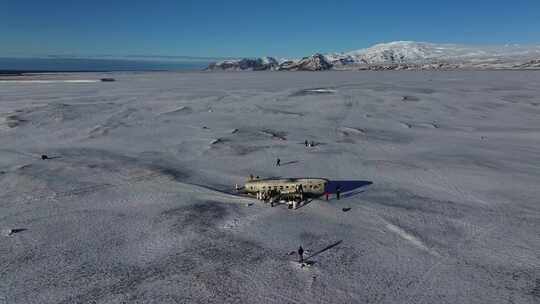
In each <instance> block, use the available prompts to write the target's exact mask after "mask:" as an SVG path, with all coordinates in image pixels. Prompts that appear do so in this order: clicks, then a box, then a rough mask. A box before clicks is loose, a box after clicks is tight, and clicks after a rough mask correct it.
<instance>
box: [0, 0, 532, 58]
mask: <svg viewBox="0 0 540 304" xmlns="http://www.w3.org/2000/svg"><path fill="white" fill-rule="evenodd" d="M0 37H1V40H0V56H4V57H6V56H44V55H61V56H64V55H82V56H96V55H115V56H124V55H188V56H204V57H221V56H223V57H242V56H264V55H272V56H277V57H299V56H303V55H308V54H311V53H314V52H332V51H348V50H355V49H359V48H363V47H368V46H370V45H372V44H375V43H380V42H388V41H394V40H416V41H429V42H449V43H466V44H506V43H518V44H540V1H539V0H512V1H510V0H505V1H503V0H491V1H487V0H467V1H465V0H454V1H445V2H444V3H441V1H435V0H431V1H428V0H407V1H405V0H401V1H389V0H386V1H376V0H371V1H360V0H356V1H353V0H343V1H337V0H336V1H322V0H311V1H308V0H298V1H294V0H288V1H282V0H275V1H254V0H252V1H247V0H230V1H208V0H197V1H182V0H177V1H173V0H161V1H160V0H154V1H136V0H130V1H128V0H108V1H102V0H87V1H78V0H70V1H68V0H0Z"/></svg>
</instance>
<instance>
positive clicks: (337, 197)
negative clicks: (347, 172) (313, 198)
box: [324, 185, 341, 201]
mask: <svg viewBox="0 0 540 304" xmlns="http://www.w3.org/2000/svg"><path fill="white" fill-rule="evenodd" d="M324 196H325V197H326V200H329V199H330V192H328V191H326V192H325V193H324ZM336 199H337V200H338V201H339V200H340V199H341V185H337V186H336Z"/></svg>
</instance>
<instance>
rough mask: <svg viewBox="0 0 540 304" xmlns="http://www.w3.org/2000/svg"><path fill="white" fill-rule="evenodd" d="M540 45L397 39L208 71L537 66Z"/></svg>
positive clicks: (236, 62)
mask: <svg viewBox="0 0 540 304" xmlns="http://www.w3.org/2000/svg"><path fill="white" fill-rule="evenodd" d="M539 62H540V46H520V45H505V46H469V45H458V44H436V43H429V42H414V41H396V42H390V43H382V44H377V45H374V46H372V47H369V48H366V49H360V50H356V51H351V52H346V53H331V54H314V55H311V56H308V57H304V58H302V59H300V60H282V61H278V60H276V59H275V58H273V57H264V58H254V59H247V58H246V59H240V60H226V61H221V62H217V63H213V64H211V65H210V66H209V67H208V70H213V71H215V70H225V71H231V70H235V71H245V70H251V71H264V70H272V71H324V70H332V69H333V70H405V69H538V68H540V65H539Z"/></svg>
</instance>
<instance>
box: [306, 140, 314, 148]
mask: <svg viewBox="0 0 540 304" xmlns="http://www.w3.org/2000/svg"><path fill="white" fill-rule="evenodd" d="M304 145H305V146H306V147H315V142H314V141H313V140H312V141H311V142H308V140H307V139H306V141H304Z"/></svg>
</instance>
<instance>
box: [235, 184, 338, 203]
mask: <svg viewBox="0 0 540 304" xmlns="http://www.w3.org/2000/svg"><path fill="white" fill-rule="evenodd" d="M327 184H328V180H326V179H323V178H280V179H275V178H270V179H252V180H249V181H247V182H246V184H245V186H244V191H245V193H246V194H249V195H255V196H256V197H257V199H259V200H262V201H264V202H266V203H268V202H269V203H270V204H271V205H272V206H273V205H274V203H279V202H285V203H287V205H288V206H289V208H291V209H296V208H298V207H299V206H301V205H302V204H304V203H305V202H306V200H307V199H308V198H314V197H319V196H322V195H324V194H325V193H326V185H327Z"/></svg>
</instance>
